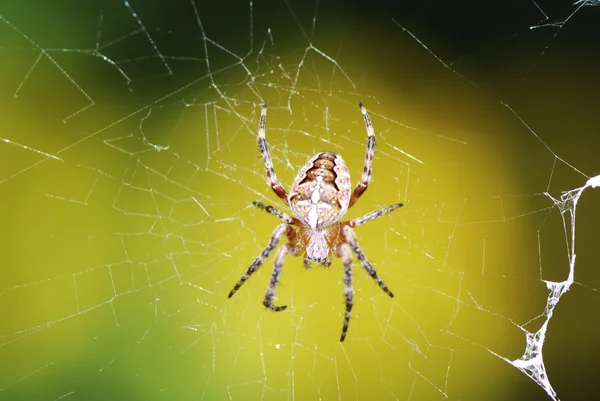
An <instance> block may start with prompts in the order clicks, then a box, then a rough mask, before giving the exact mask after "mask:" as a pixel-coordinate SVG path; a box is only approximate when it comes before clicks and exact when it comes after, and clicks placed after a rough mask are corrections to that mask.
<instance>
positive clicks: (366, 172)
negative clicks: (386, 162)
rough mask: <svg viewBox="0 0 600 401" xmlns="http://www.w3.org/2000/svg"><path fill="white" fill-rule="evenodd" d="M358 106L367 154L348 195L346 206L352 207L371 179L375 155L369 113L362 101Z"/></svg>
mask: <svg viewBox="0 0 600 401" xmlns="http://www.w3.org/2000/svg"><path fill="white" fill-rule="evenodd" d="M358 107H360V112H361V113H362V115H363V119H364V120H365V127H366V128H367V155H366V156H365V167H364V168H363V172H362V177H361V179H360V182H359V183H358V184H357V185H356V188H355V189H354V192H352V196H351V197H350V204H349V205H348V207H349V208H350V207H352V205H354V204H355V203H356V201H357V200H358V198H360V197H361V195H362V194H363V193H364V192H365V191H366V190H367V188H368V186H369V182H370V181H371V175H372V174H373V169H372V168H371V166H372V164H373V156H374V155H375V130H374V129H373V125H372V124H371V117H369V113H368V112H367V109H365V106H363V104H362V103H359V104H358Z"/></svg>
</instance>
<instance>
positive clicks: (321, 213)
mask: <svg viewBox="0 0 600 401" xmlns="http://www.w3.org/2000/svg"><path fill="white" fill-rule="evenodd" d="M288 200H289V204H290V208H291V209H292V211H293V212H294V214H295V215H296V216H297V217H298V218H299V219H300V220H302V221H303V222H304V223H305V224H306V225H307V226H309V227H310V228H313V229H316V228H320V227H325V226H328V225H330V224H333V223H335V222H336V221H338V220H339V219H341V218H342V216H343V215H344V214H346V211H347V210H348V205H349V203H350V173H349V172H348V167H347V166H346V163H345V162H344V159H342V157H341V156H340V155H336V154H335V153H332V152H321V153H317V154H316V155H315V156H313V157H312V158H311V159H310V160H309V161H308V162H307V163H306V164H305V165H304V166H303V167H302V168H301V169H300V172H299V173H298V175H297V176H296V179H295V180H294V184H293V185H292V188H291V189H290V195H289V198H288Z"/></svg>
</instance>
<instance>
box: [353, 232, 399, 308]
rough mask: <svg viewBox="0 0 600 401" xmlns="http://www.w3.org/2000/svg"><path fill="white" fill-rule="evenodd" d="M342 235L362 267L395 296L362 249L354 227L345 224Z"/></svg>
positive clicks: (388, 292)
mask: <svg viewBox="0 0 600 401" xmlns="http://www.w3.org/2000/svg"><path fill="white" fill-rule="evenodd" d="M342 235H343V236H344V240H345V241H346V242H347V243H348V245H350V248H352V251H354V253H355V254H356V258H357V259H358V261H359V262H360V264H361V265H362V267H363V268H364V269H365V270H366V271H367V274H368V275H369V276H371V278H372V279H373V280H375V282H376V283H377V284H378V285H379V287H381V289H382V290H383V292H385V293H386V294H388V295H389V296H390V297H391V298H394V294H393V293H392V292H391V291H390V289H389V288H388V286H387V285H386V284H385V283H384V282H383V280H382V279H381V277H379V274H377V271H376V270H375V268H374V267H373V265H372V264H371V262H369V259H367V256H366V255H365V254H364V252H363V251H362V249H360V246H358V241H357V240H356V235H355V234H354V230H352V227H350V226H344V227H343V228H342Z"/></svg>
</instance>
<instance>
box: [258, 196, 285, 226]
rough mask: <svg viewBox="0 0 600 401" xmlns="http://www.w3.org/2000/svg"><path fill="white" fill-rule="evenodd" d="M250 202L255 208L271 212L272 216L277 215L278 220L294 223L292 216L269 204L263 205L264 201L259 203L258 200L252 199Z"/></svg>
mask: <svg viewBox="0 0 600 401" xmlns="http://www.w3.org/2000/svg"><path fill="white" fill-rule="evenodd" d="M252 204H253V205H254V206H256V207H257V208H259V209H262V210H264V211H265V212H267V213H270V214H272V215H273V216H277V217H278V218H279V220H281V221H283V222H284V223H287V224H296V221H295V220H294V219H293V218H292V217H290V216H288V215H287V214H285V213H283V212H282V211H280V210H278V209H276V208H274V207H273V206H271V205H265V204H264V203H261V202H259V201H254V202H252Z"/></svg>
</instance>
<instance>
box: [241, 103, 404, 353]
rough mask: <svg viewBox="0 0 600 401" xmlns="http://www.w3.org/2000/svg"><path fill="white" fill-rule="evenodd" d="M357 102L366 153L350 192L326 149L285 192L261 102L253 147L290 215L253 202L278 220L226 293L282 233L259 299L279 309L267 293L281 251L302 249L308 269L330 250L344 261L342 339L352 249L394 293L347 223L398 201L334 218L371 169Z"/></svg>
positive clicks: (370, 136) (339, 162)
mask: <svg viewBox="0 0 600 401" xmlns="http://www.w3.org/2000/svg"><path fill="white" fill-rule="evenodd" d="M358 106H359V108H360V111H361V113H362V116H363V119H364V120H365V126H366V129H367V154H366V156H365V166H364V168H363V173H362V177H361V180H360V182H359V183H358V185H357V186H356V188H355V189H354V191H353V192H351V191H350V173H349V172H348V167H347V166H346V163H345V162H344V160H343V159H342V157H341V156H339V155H337V154H335V153H332V152H321V153H317V154H316V155H314V156H313V157H312V158H310V160H308V162H307V163H306V164H305V165H304V166H303V167H302V168H301V169H300V172H299V173H298V175H297V176H296V179H295V180H294V184H293V185H292V187H291V189H290V193H289V195H288V193H287V192H286V190H285V188H283V186H282V185H281V184H280V183H279V181H278V180H277V176H276V175H275V170H274V168H273V162H272V160H271V154H270V153H269V149H268V147H267V141H266V139H265V122H266V119H267V106H266V105H263V106H262V109H261V112H260V118H259V121H258V138H257V141H258V147H259V148H260V152H261V154H262V157H263V160H264V163H265V168H266V170H267V178H268V180H269V183H270V185H271V188H273V191H274V192H275V194H276V195H277V196H278V197H280V198H281V199H282V200H283V202H284V203H285V204H286V205H287V206H288V207H289V208H290V209H291V211H292V213H293V214H294V217H290V216H289V215H287V214H286V213H284V212H281V211H280V210H278V209H276V208H274V207H273V206H269V205H265V204H263V203H261V202H253V204H254V205H255V206H256V207H258V208H259V209H262V210H264V211H266V212H267V213H270V214H272V215H274V216H276V217H278V218H279V219H280V220H281V221H282V223H281V224H279V225H278V226H277V228H275V231H273V234H272V235H271V239H270V241H269V244H268V245H267V246H266V247H265V248H264V249H263V251H262V252H261V253H260V255H258V256H257V257H256V259H254V262H252V264H251V265H250V267H249V268H248V270H247V271H246V273H245V274H244V275H242V277H241V278H240V279H239V281H238V282H237V284H236V285H235V286H234V287H233V289H232V290H231V292H230V293H229V298H231V297H232V296H233V294H235V293H236V291H237V290H239V289H240V287H241V286H242V285H243V284H244V283H245V282H246V280H248V278H250V276H251V275H252V274H253V273H254V272H256V271H257V270H258V268H259V267H260V266H261V265H262V264H263V263H264V262H265V260H266V259H267V258H268V257H269V255H270V254H271V252H273V250H274V249H275V247H276V246H277V244H278V243H279V240H280V239H281V237H282V236H283V235H285V236H286V238H287V241H288V242H287V243H286V244H284V245H283V246H282V247H280V248H279V250H278V251H277V254H276V255H275V263H274V267H273V272H272V273H271V280H270V282H269V286H268V287H267V293H266V295H265V299H264V300H263V305H264V306H265V307H266V308H268V309H270V310H272V311H274V312H279V311H282V310H284V309H285V308H286V307H287V306H285V305H284V306H276V305H273V298H274V297H275V289H276V288H277V283H278V282H279V276H280V275H281V270H282V267H283V260H284V258H285V256H286V255H291V256H299V255H302V254H304V266H305V267H306V268H309V267H310V265H311V262H317V263H320V264H321V265H323V266H325V267H329V266H330V265H331V260H332V254H333V255H335V256H336V257H338V258H341V259H342V262H343V264H344V298H345V303H346V313H345V315H344V325H343V327H342V335H341V337H340V341H344V339H345V338H346V333H347V332H348V325H349V323H350V316H351V311H352V306H353V305H354V287H353V285H352V252H354V254H355V255H356V258H357V259H358V261H359V262H360V264H361V266H362V267H363V268H364V269H365V270H366V272H367V274H368V275H369V276H370V277H371V278H372V279H373V280H375V282H376V283H377V284H378V285H379V287H381V289H382V290H383V292H385V293H386V294H387V295H389V296H390V297H392V298H393V297H394V294H393V293H392V292H391V291H390V290H389V288H388V287H387V285H386V284H385V283H384V282H383V280H382V279H381V277H379V274H377V271H376V270H375V268H374V267H373V265H372V264H371V262H369V259H368V258H367V256H366V255H365V254H364V252H363V251H362V249H361V248H360V246H359V245H358V241H357V239H356V235H355V234H354V230H353V228H354V227H357V226H360V225H363V224H365V223H366V222H368V221H369V220H374V219H376V218H378V217H381V216H383V215H386V214H388V213H390V212H392V211H394V210H396V209H398V208H399V207H401V206H402V204H401V203H397V204H394V205H390V206H388V207H384V208H382V209H379V210H375V211H373V212H371V213H368V214H366V215H364V216H363V217H359V218H356V219H353V220H347V221H340V219H341V218H342V217H343V216H344V214H346V212H347V211H348V209H349V208H351V207H352V206H353V205H354V204H355V203H356V201H357V200H358V199H359V198H360V197H361V195H362V194H363V193H364V192H365V190H366V189H367V187H368V186H369V182H370V180H371V174H372V169H371V164H372V163H373V155H374V153H375V131H374V130H373V126H372V125H371V118H370V117H369V114H368V113H367V109H365V107H364V106H363V105H362V103H359V105H358Z"/></svg>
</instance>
